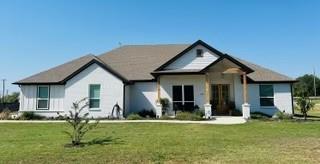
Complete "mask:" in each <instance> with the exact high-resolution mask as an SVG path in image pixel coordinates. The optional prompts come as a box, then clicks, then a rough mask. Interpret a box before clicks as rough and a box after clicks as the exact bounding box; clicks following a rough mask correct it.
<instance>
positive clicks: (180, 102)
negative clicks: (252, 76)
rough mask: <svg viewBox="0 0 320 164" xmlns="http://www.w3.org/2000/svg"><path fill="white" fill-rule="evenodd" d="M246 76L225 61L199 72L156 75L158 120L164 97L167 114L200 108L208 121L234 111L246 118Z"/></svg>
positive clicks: (247, 115) (248, 110) (239, 69)
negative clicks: (161, 101) (166, 103)
mask: <svg viewBox="0 0 320 164" xmlns="http://www.w3.org/2000/svg"><path fill="white" fill-rule="evenodd" d="M246 74H247V73H246V72H245V71H243V70H242V69H241V68H239V67H236V66H234V65H232V63H231V62H230V61H228V60H226V61H220V62H219V63H218V64H216V65H214V66H210V67H208V68H207V69H205V70H204V71H201V72H192V73H189V74H186V73H184V74H177V73H175V74H164V75H159V76H157V100H158V101H157V112H156V113H157V117H161V115H162V114H163V112H162V110H161V109H162V106H161V104H160V99H161V98H167V99H168V101H169V103H170V105H169V106H170V107H169V112H166V114H167V115H175V114H176V112H178V111H188V112H192V111H194V110H195V109H201V110H203V111H204V115H205V117H206V118H207V119H209V118H212V117H213V116H215V117H216V116H231V115H233V112H235V110H237V111H242V116H243V118H245V119H248V118H249V117H250V105H249V104H248V94H247V76H246ZM160 111H161V114H160Z"/></svg>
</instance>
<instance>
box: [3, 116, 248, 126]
mask: <svg viewBox="0 0 320 164" xmlns="http://www.w3.org/2000/svg"><path fill="white" fill-rule="evenodd" d="M214 118H215V119H213V120H208V121H182V120H101V121H100V123H173V124H217V125H233V124H243V123H245V122H246V120H245V119H244V118H242V117H233V116H215V117H214ZM63 122H65V121H64V120H0V123H63ZM91 122H92V121H91Z"/></svg>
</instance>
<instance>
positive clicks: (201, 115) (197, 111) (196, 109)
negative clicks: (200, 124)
mask: <svg viewBox="0 0 320 164" xmlns="http://www.w3.org/2000/svg"><path fill="white" fill-rule="evenodd" d="M193 113H194V114H195V115H197V116H200V117H201V118H202V117H203V116H204V115H205V113H204V109H200V108H195V110H194V111H193Z"/></svg>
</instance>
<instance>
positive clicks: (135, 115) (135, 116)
mask: <svg viewBox="0 0 320 164" xmlns="http://www.w3.org/2000/svg"><path fill="white" fill-rule="evenodd" d="M143 119H144V118H143V117H141V116H140V115H138V114H130V115H129V116H128V117H127V120H143Z"/></svg>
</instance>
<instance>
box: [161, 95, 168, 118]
mask: <svg viewBox="0 0 320 164" xmlns="http://www.w3.org/2000/svg"><path fill="white" fill-rule="evenodd" d="M160 104H161V106H162V115H164V114H165V113H168V110H169V106H170V101H169V99H167V98H161V99H160Z"/></svg>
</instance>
